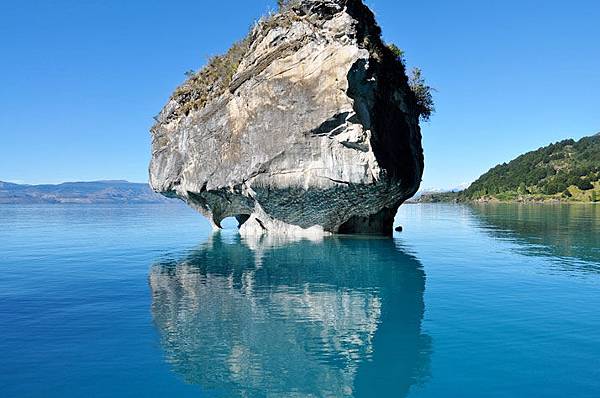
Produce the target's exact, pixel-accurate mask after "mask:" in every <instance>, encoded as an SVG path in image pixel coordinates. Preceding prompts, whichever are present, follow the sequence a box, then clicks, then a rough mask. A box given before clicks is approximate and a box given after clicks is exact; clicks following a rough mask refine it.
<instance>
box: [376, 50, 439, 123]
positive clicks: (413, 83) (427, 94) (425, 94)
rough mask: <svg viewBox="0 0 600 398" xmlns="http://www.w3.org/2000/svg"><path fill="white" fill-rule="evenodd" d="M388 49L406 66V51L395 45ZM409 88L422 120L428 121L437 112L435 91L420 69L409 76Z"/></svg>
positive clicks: (413, 70)
mask: <svg viewBox="0 0 600 398" xmlns="http://www.w3.org/2000/svg"><path fill="white" fill-rule="evenodd" d="M387 47H388V48H389V49H390V50H391V51H392V54H394V56H395V57H396V58H397V59H398V61H400V63H402V65H403V66H405V65H406V62H405V59H404V50H402V49H401V48H399V47H398V46H397V45H395V44H394V43H390V44H388V45H387ZM408 86H409V87H410V89H411V90H412V92H413V94H414V95H415V98H416V100H417V112H418V113H419V116H420V117H421V119H422V120H424V121H428V120H429V118H430V117H431V115H432V114H433V113H434V112H435V104H434V102H433V95H432V94H431V93H432V92H433V91H434V89H433V88H432V87H430V86H428V85H427V83H426V82H425V79H424V78H423V72H422V71H421V69H420V68H413V69H412V70H411V71H410V74H409V76H408Z"/></svg>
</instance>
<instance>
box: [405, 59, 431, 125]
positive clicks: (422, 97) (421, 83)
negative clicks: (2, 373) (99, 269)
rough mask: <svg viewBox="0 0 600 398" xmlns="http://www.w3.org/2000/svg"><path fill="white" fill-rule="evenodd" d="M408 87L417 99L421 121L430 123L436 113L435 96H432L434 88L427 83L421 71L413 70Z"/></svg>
mask: <svg viewBox="0 0 600 398" xmlns="http://www.w3.org/2000/svg"><path fill="white" fill-rule="evenodd" d="M408 85H409V86H410V89H411V90H412V92H413V93H414V94H415V97H416V98H417V111H418V112H419V116H420V117H421V119H423V120H425V121H428V120H429V118H430V117H431V115H432V114H433V112H435V106H434V103H433V96H432V95H431V92H432V91H433V88H431V87H430V86H428V85H427V84H426V83H425V79H424V78H423V76H422V73H421V69H419V68H413V69H412V71H411V73H410V76H409V77H408Z"/></svg>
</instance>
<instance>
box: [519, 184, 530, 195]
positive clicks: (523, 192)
mask: <svg viewBox="0 0 600 398" xmlns="http://www.w3.org/2000/svg"><path fill="white" fill-rule="evenodd" d="M517 193H518V194H519V195H527V194H528V193H529V191H527V187H526V186H525V183H524V182H521V183H520V184H519V188H518V189H517Z"/></svg>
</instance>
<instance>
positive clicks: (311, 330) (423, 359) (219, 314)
mask: <svg viewBox="0 0 600 398" xmlns="http://www.w3.org/2000/svg"><path fill="white" fill-rule="evenodd" d="M150 287H151V290H152V298H153V299H152V314H153V316H154V321H155V324H156V326H157V328H158V330H159V332H160V335H161V343H162V346H163V349H164V351H165V354H166V358H167V361H168V362H169V363H170V364H171V366H172V367H173V369H174V370H175V371H176V372H177V373H178V374H180V375H181V376H182V377H183V378H184V379H185V381H186V382H188V383H193V384H198V385H199V386H201V387H202V388H203V389H204V390H212V391H213V392H215V393H216V394H217V395H223V396H264V395H265V394H267V392H268V394H267V395H268V396H282V397H284V396H285V397H290V396H303V397H304V396H367V395H368V396H383V395H385V396H389V395H394V396H405V395H406V394H407V393H408V391H409V389H410V387H411V385H413V384H415V383H419V382H421V381H422V380H424V378H425V377H426V376H427V374H428V368H429V366H428V365H429V353H430V342H429V338H428V337H427V336H426V335H424V334H423V333H422V332H421V320H422V317H423V312H424V302H423V293H424V288H425V274H424V272H423V270H422V267H421V265H420V263H419V261H418V260H417V259H416V258H415V257H413V256H412V255H409V254H407V253H405V252H403V251H401V250H399V249H397V248H396V247H395V246H394V242H393V241H392V240H389V239H360V238H327V239H324V240H322V241H316V242H315V241H313V242H310V241H304V240H303V241H298V242H275V243H274V242H271V241H261V240H260V239H259V240H253V241H248V240H244V239H243V238H240V237H239V236H237V235H235V236H234V237H231V236H229V237H224V236H222V235H219V234H217V235H214V236H213V237H212V238H211V240H209V242H207V243H206V244H205V245H203V246H201V247H200V248H199V249H197V250H196V251H194V252H193V253H191V254H190V255H189V256H188V257H187V258H185V259H183V260H181V261H173V262H168V261H166V262H161V263H159V264H156V265H154V266H153V267H152V270H151V272H150Z"/></svg>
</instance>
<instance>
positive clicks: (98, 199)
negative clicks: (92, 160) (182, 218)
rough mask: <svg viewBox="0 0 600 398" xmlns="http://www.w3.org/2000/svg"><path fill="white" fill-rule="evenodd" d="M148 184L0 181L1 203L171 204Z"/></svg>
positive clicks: (124, 182) (170, 200) (125, 182)
mask: <svg viewBox="0 0 600 398" xmlns="http://www.w3.org/2000/svg"><path fill="white" fill-rule="evenodd" d="M174 201H175V200H174V199H168V198H166V197H164V196H162V195H159V194H157V193H155V192H153V191H152V189H150V187H149V186H148V184H141V183H133V182H128V181H121V180H116V181H112V180H109V181H88V182H65V183H62V184H56V185H54V184H42V185H24V184H14V183H10V182H2V181H0V204H43V203H53V204H57V203H58V204H60V203H80V204H95V203H98V204H136V203H139V204H149V203H171V202H174Z"/></svg>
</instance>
